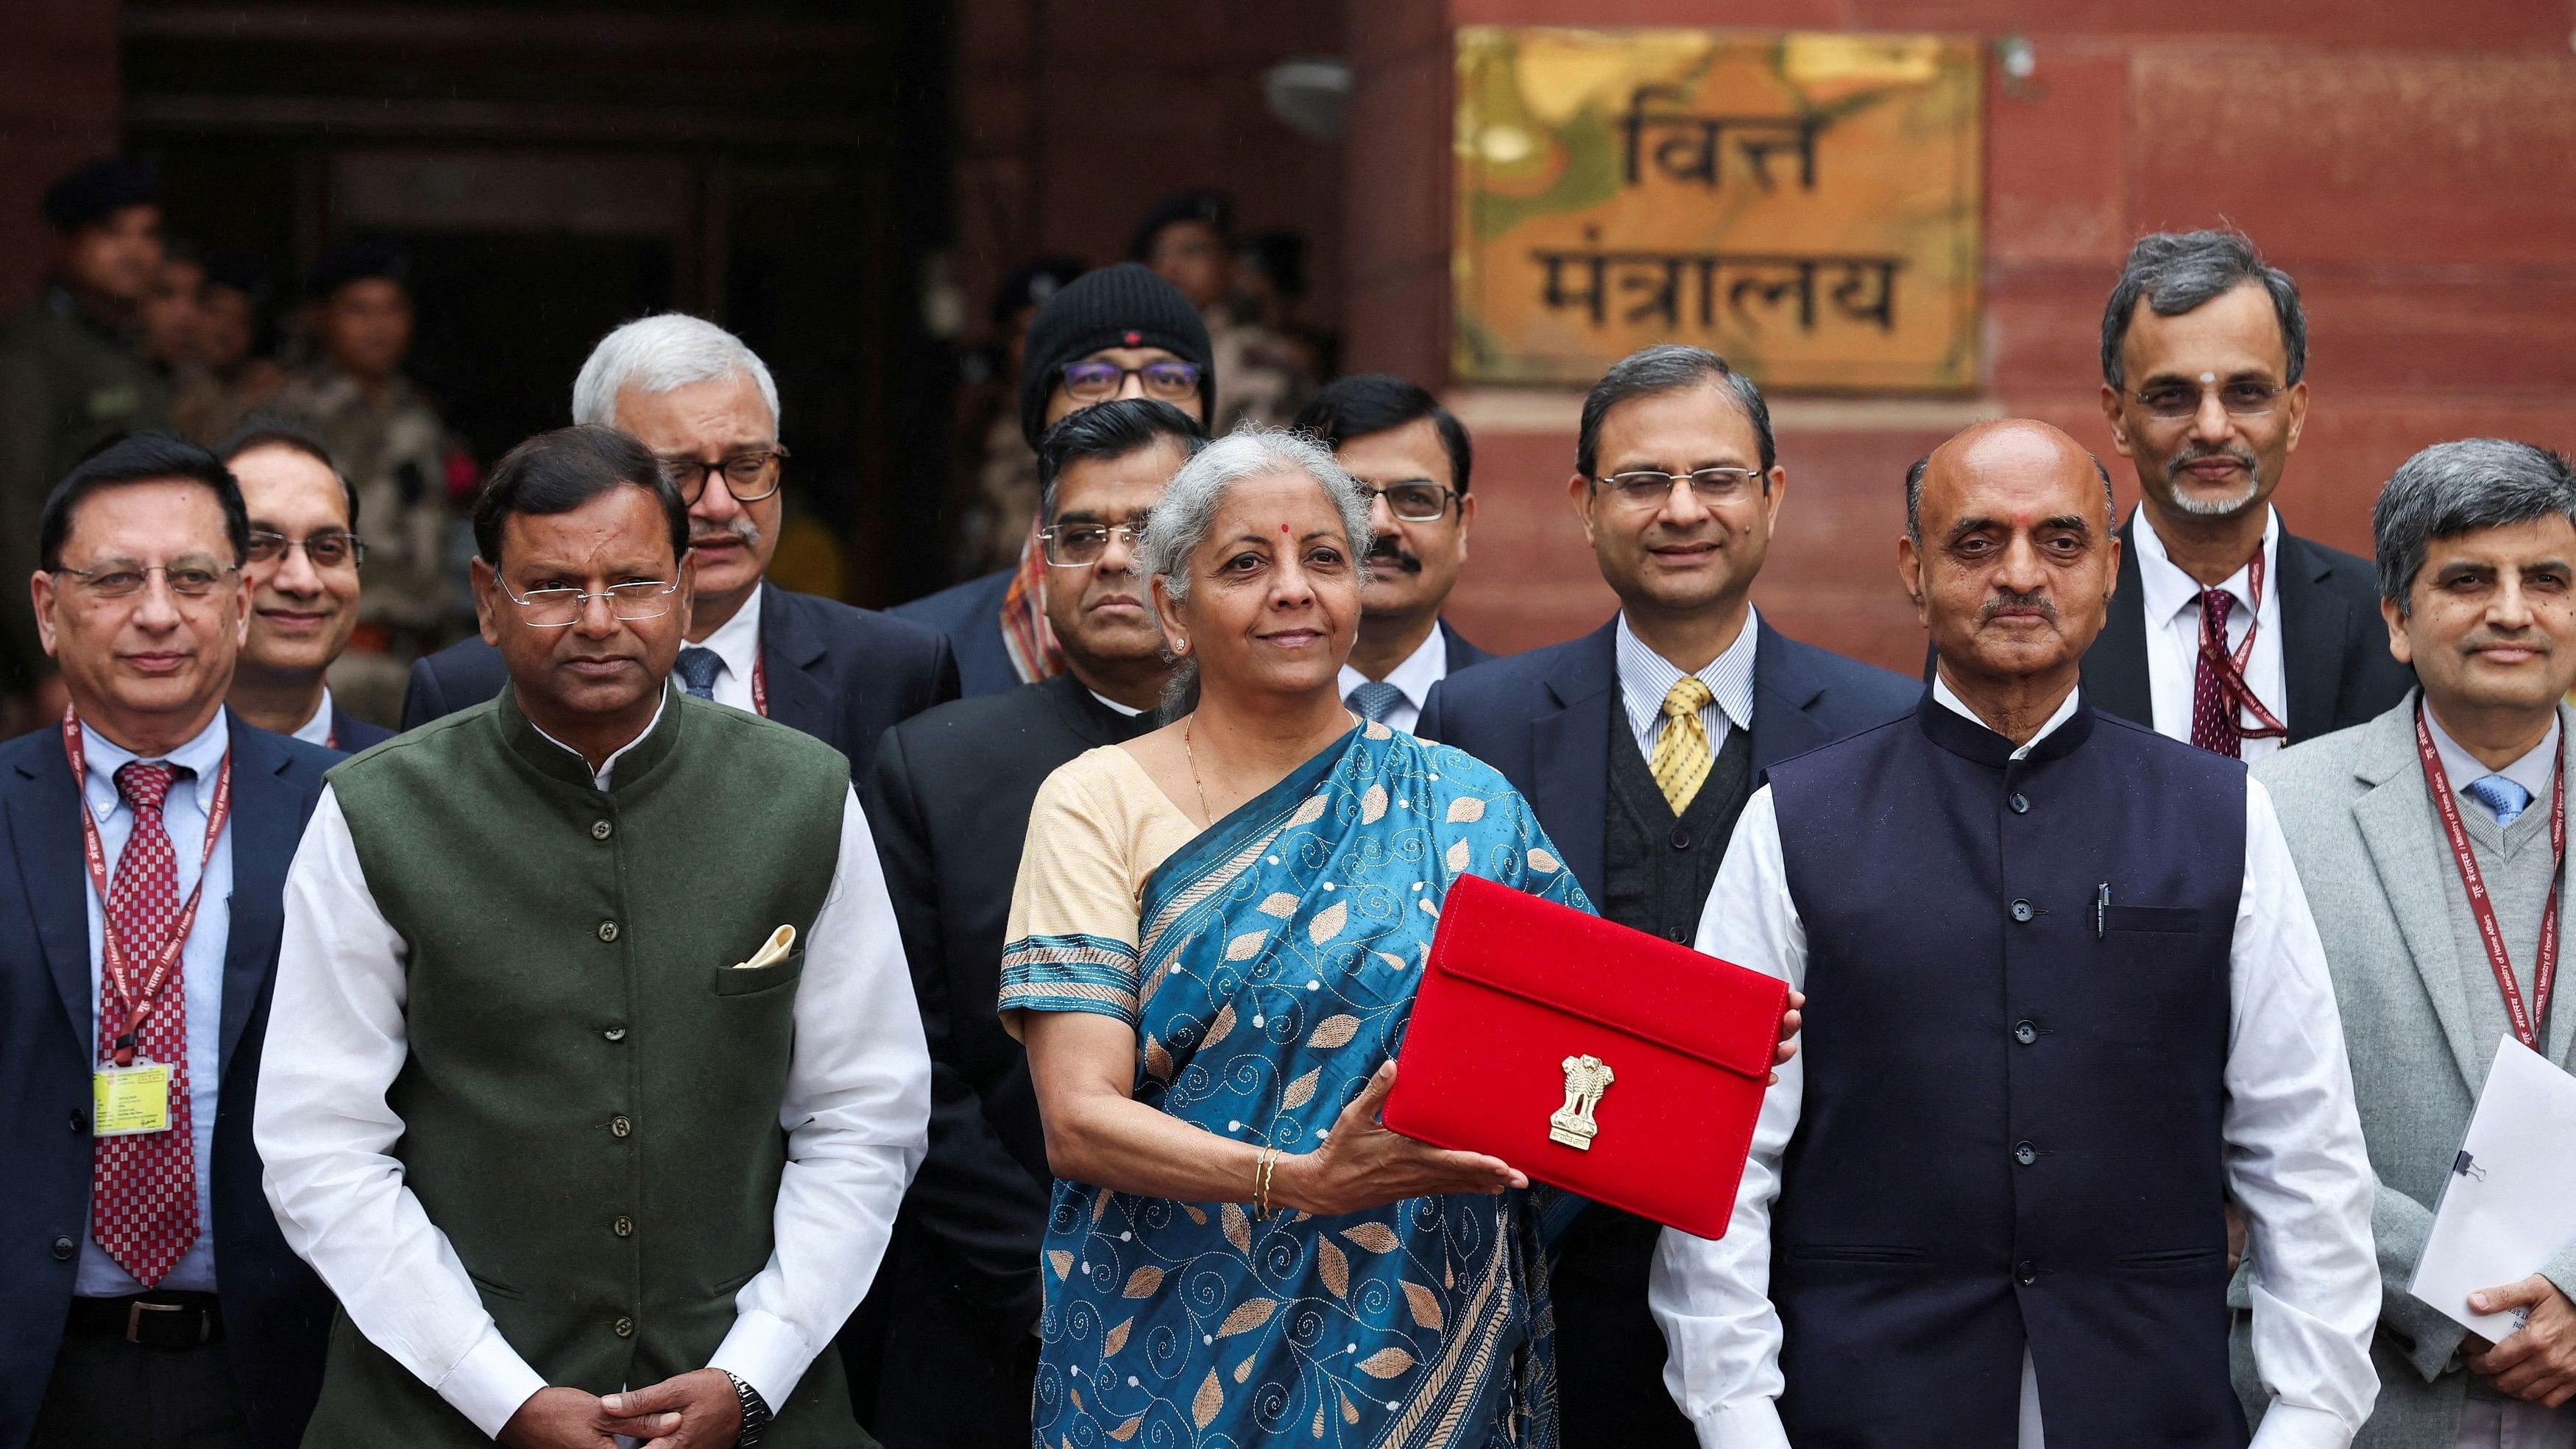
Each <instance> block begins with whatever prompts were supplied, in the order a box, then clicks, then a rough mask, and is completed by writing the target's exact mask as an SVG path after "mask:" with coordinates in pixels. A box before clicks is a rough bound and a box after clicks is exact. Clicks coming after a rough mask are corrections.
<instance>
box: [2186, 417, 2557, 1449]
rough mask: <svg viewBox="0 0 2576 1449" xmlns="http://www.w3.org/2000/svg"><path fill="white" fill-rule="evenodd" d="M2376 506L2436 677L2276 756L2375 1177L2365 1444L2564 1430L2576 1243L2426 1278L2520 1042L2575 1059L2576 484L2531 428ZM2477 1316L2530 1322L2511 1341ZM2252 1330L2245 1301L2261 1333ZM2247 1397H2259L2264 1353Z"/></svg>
mask: <svg viewBox="0 0 2576 1449" xmlns="http://www.w3.org/2000/svg"><path fill="white" fill-rule="evenodd" d="M2371 521H2372V531H2373V533H2374V534H2375V535H2376V536H2377V545H2378V554H2379V561H2378V577H2379V588H2380V596H2381V602H2380V608H2379V613H2380V618H2381V620H2382V621H2383V623H2384V625H2385V630H2384V637H2385V638H2386V640H2387V648H2388V651H2389V652H2390V653H2391V654H2393V655H2394V656H2395V657H2396V658H2397V659H2398V660H2400V661H2403V662H2405V663H2407V664H2411V665H2412V666H2414V669H2415V677H2416V678H2417V679H2418V680H2419V681H2421V684H2422V688H2421V691H2420V692H2417V693H2411V694H2409V695H2408V696H2407V697H2406V698H2404V699H2401V700H2400V701H2398V702H2397V704H2396V705H2394V706H2393V707H2391V708H2390V709H2389V710H2388V711H2387V712H2385V713H2383V714H2381V715H2380V716H2379V717H2378V718H2377V719H2374V720H2371V721H2369V722H2368V723H2366V724H2363V725H2360V726H2358V727H2356V728H2353V729H2348V730H2343V731H2340V732H2338V733H2335V734H2332V735H2328V736H2326V737H2325V738H2324V739H2320V740H2316V741H2314V742H2312V743H2309V744H2304V745H2297V746H2293V747H2292V748H2290V749H2287V750H2284V751H2282V752H2281V753H2280V754H2278V755H2276V756H2274V757H2273V758H2271V759H2268V760H2265V761H2263V762H2262V763H2261V764H2259V765H2257V766H2256V767H2255V769H2254V778H2255V779H2257V780H2259V781H2261V782H2262V783H2263V784H2264V785H2265V786H2266V787H2268V788H2269V789H2270V790H2271V792H2272V799H2273V801H2274V802H2275V806H2276V808H2277V809H2278V810H2279V812H2280V817H2281V833H2282V834H2283V836H2285V837H2286V838H2287V839H2288V841H2289V846H2290V855H2291V857H2292V858H2293V859H2294V860H2295V861H2296V862H2297V863H2298V869H2299V879H2300V880H2301V881H2303V882H2305V883H2306V886H2307V896H2308V901H2309V904H2310V906H2311V908H2312V913H2313V914H2314V915H2315V916H2316V921H2317V934H2318V935H2319V936H2320V937H2321V938H2322V939H2323V941H2324V943H2325V957H2326V965H2327V968H2328V969H2329V970H2330V971H2331V972H2332V973H2333V976H2334V985H2335V994H2336V996H2337V997H2338V998H2339V999H2340V1001H2341V1003H2342V1011H2343V1029H2344V1038H2345V1040H2346V1041H2347V1042H2348V1043H2349V1044H2350V1048H2351V1062H2352V1076H2353V1085H2354V1087H2355V1088H2356V1095H2357V1097H2358V1098H2359V1101H2360V1106H2361V1130H2362V1135H2363V1137H2364V1138H2365V1139H2366V1140H2367V1141H2368V1143H2369V1145H2370V1161H2371V1164H2372V1166H2373V1167H2374V1168H2375V1169H2376V1171H2377V1176H2378V1192H2377V1195H2376V1197H2375V1199H2374V1203H2373V1208H2372V1212H2371V1236H2372V1237H2373V1238H2374V1239H2376V1240H2377V1243H2378V1249H2379V1271H2380V1277H2381V1280H2382V1286H2381V1291H2380V1305H2379V1314H2378V1323H2377V1325H2376V1331H2375V1332H2374V1334H2373V1335H2372V1338H2371V1346H2370V1353H2371V1360H2372V1362H2373V1364H2374V1365H2376V1367H2377V1368H2378V1370H2379V1404H2378V1408H2377V1409H2376V1410H2374V1411H2373V1412H2372V1414H2371V1417H2370V1422H2369V1423H2368V1424H2366V1425H2364V1426H2363V1428H2362V1431H2361V1434H2360V1436H2359V1437H2358V1438H2356V1439H2354V1441H2353V1443H2354V1444H2355V1445H2356V1446H2360V1449H2380V1446H2386V1449H2401V1446H2402V1449H2423V1446H2445V1445H2452V1444H2457V1445H2461V1446H2463V1449H2468V1446H2476V1449H2508V1446H2510V1449H2568V1446H2570V1445H2576V1404H2571V1403H2570V1400H2571V1399H2576V1303H2571V1302H2570V1295H2571V1294H2576V1244H2571V1245H2568V1246H2566V1247H2562V1248H2561V1249H2560V1250H2559V1251H2557V1252H2555V1253H2553V1254H2551V1255H2550V1256H2549V1257H2548V1258H2547V1259H2546V1260H2544V1261H2539V1262H2532V1263H2527V1264H2525V1265H2523V1267H2524V1268H2525V1269H2527V1270H2528V1271H2527V1273H2526V1274H2525V1276H2522V1277H2519V1278H2515V1279H2513V1280H2512V1281H2509V1282H2498V1283H2488V1284H2480V1285H2477V1289H2478V1291H2477V1292H2476V1293H2474V1294H2473V1295H2472V1296H2471V1298H2470V1301H2469V1302H2467V1303H2466V1304H2463V1303H2461V1302H2458V1301H2453V1302H2448V1303H2434V1302H2427V1301H2425V1300H2424V1299H2421V1298H2418V1297H2416V1296H2415V1295H2414V1293H2413V1292H2412V1291H2410V1289H2411V1285H2412V1283H2413V1281H2414V1276H2415V1267H2416V1261H2417V1259H2419V1258H2420V1257H2421V1256H2422V1255H2423V1251H2424V1245H2425V1238H2426V1235H2427V1234H2428V1233H2429V1232H2430V1231H2431V1229H2432V1225H2433V1212H2434V1209H2435V1207H2436V1206H2437V1205H2438V1204H2439V1203H2440V1202H2441V1199H2442V1188H2443V1184H2444V1183H2446V1182H2448V1181H2449V1180H2450V1178H2451V1172H2452V1168H2453V1164H2454V1161H2455V1154H2456V1152H2457V1150H2458V1148H2459V1145H2460V1139H2461V1134H2462V1133H2463V1132H2465V1131H2466V1130H2467V1128H2468V1123H2469V1116H2470V1113H2471V1112H2472V1111H2473V1110H2474V1109H2475V1107H2476V1105H2477V1101H2478V1094H2479V1091H2480V1089H2481V1088H2483V1087H2484V1086H2485V1084H2486V1081H2487V1072H2488V1070H2489V1068H2490V1067H2491V1066H2492V1065H2493V1064H2494V1062H2495V1059H2496V1056H2497V1054H2498V1053H2499V1052H2501V1051H2504V1050H2506V1048H2505V1046H2504V1042H2505V1040H2506V1039H2507V1037H2508V1036H2510V1037H2512V1038H2514V1039H2516V1040H2518V1041H2519V1042H2521V1044H2522V1045H2524V1046H2526V1047H2528V1048H2530V1049H2531V1050H2533V1051H2536V1052H2538V1053H2540V1054H2541V1055H2542V1056H2544V1057H2545V1058H2547V1059H2548V1060H2549V1061H2550V1062H2551V1063H2553V1064H2555V1065H2557V1066H2559V1067H2561V1068H2576V1012H2570V1011H2569V1010H2567V1008H2566V1007H2565V1006H2564V1005H2558V1006H2553V1005H2551V1003H2550V1001H2549V994H2550V984H2551V983H2550V978H2551V975H2552V974H2553V970H2552V963H2553V962H2554V961H2555V960H2556V956H2557V933H2558V915H2557V912H2558V911H2559V909H2560V908H2561V906H2562V905H2563V893H2564V892H2565V890H2566V883H2567V863H2566V859H2565V854H2564V852H2563V850H2561V849H2560V848H2559V846H2558V841H2557V837H2558V836H2559V835H2560V833H2561V830H2562V827H2563V824H2564V804H2565V800H2564V796H2563V795H2562V794H2561V793H2560V792H2561V788H2562V782H2563V781H2564V780H2565V778H2566V775H2567V770H2568V766H2569V763H2570V758H2571V755H2570V751H2571V748H2576V743H2571V736H2570V733H2569V729H2570V726H2571V725H2576V711H2571V710H2570V709H2569V708H2568V706H2567V705H2566V703H2565V702H2564V701H2565V698H2566V695H2567V691H2568V690H2569V688H2570V687H2576V478H2571V476H2570V474H2569V470H2568V463H2567V460H2566V459H2564V458H2562V457H2559V456H2557V455H2555V454H2552V453H2550V452H2547V451H2546V450H2543V449H2540V448H2535V447H2532V446H2530V445H2528V444H2525V443H2512V442H2506V441H2503V440H2501V439H2497V438H2472V439H2469V440H2467V441H2465V442H2456V443H2437V444H2435V445H2433V446H2432V447H2429V448H2426V449H2425V450H2423V451H2422V452H2420V453H2417V454H2416V455H2415V456H2414V457H2412V458H2409V459H2407V460H2406V462H2405V463H2404V464H2403V465H2402V466H2400V467H2399V468H2398V470H2397V472H2396V473H2395V474H2394V475H2393V476H2391V477H2390V478H2389V480H2388V486H2387V487H2386V488H2385V489H2383V490H2381V492H2380V495H2379V506H2378V508H2377V509H2376V510H2375V511H2374V513H2373V516H2372V520H2371ZM2258 1266H2259V1265H2258ZM2246 1302H2247V1299H2246V1297H2245V1296H2244V1294H2243V1292H2242V1290H2241V1289H2240V1292H2239V1296H2238V1298H2237V1305H2238V1307H2239V1309H2240V1310H2242V1309H2243V1308H2244V1307H2245V1305H2246ZM2464 1309H2466V1310H2469V1311H2473V1312H2477V1313H2493V1314H2499V1315H2502V1314H2527V1315H2528V1316H2529V1317H2528V1321H2527V1322H2525V1323H2523V1324H2522V1325H2521V1327H2520V1328H2519V1329H2515V1328H2513V1326H2512V1322H2511V1320H2510V1319H2507V1320H2503V1322H2504V1326H2503V1327H2500V1328H2497V1329H2495V1330H2493V1333H2492V1337H2493V1338H2494V1339H2495V1340H2497V1341H2494V1342H2490V1341H2489V1339H2488V1338H2487V1337H2482V1336H2480V1335H2479V1334H2477V1333H2472V1332H2469V1331H2468V1330H2467V1329H2466V1328H2465V1327H2464V1326H2463V1325H2462V1324H2461V1323H2460V1322H2459V1321H2458V1320H2457V1319H2456V1317H2455V1315H2456V1314H2459V1313H2460V1312H2462V1311H2463V1310H2464ZM2249 1328H2250V1324H2249V1321H2248V1315H2247V1314H2246V1313H2244V1312H2242V1311H2240V1312H2239V1313H2238V1314H2237V1330H2238V1334H2237V1336H2238V1339H2239V1341H2240V1343H2242V1342H2243V1341H2244V1340H2245V1339H2246V1338H2247V1337H2248V1330H2249ZM2238 1362H2239V1364H2240V1365H2245V1363H2246V1361H2245V1359H2244V1357H2243V1356H2242V1355H2241V1354H2240V1355H2239V1358H2238ZM2248 1367H2250V1365H2249V1366H2248ZM2237 1390H2238V1392H2239V1393H2240V1394H2241V1395H2242V1396H2243V1397H2244V1399H2245V1402H2246V1404H2247V1406H2248V1408H2249V1409H2259V1408H2260V1407H2261V1406H2262V1402H2263V1399H2264V1398H2265V1395H2264V1394H2263V1393H2262V1389H2261V1385H2260V1384H2259V1383H2257V1382H2255V1381H2254V1380H2253V1377H2252V1375H2251V1374H2250V1373H2247V1372H2246V1371H2245V1369H2244V1368H2242V1367H2241V1368H2240V1370H2239V1378H2238V1383H2237Z"/></svg>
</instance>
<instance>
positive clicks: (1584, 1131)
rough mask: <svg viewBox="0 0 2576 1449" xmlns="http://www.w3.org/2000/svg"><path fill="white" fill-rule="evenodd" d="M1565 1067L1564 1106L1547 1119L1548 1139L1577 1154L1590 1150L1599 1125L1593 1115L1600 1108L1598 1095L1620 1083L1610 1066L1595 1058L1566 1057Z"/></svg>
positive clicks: (1599, 1096) (1599, 1129) (1598, 1130)
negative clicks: (1569, 1148)
mask: <svg viewBox="0 0 2576 1449" xmlns="http://www.w3.org/2000/svg"><path fill="white" fill-rule="evenodd" d="M1562 1065H1563V1066H1564V1068H1565V1105H1564V1106H1563V1107H1560V1108H1558V1109H1557V1113H1556V1115H1555V1116H1553V1117H1550V1118H1548V1119H1547V1136H1548V1140H1549V1141H1551V1142H1562V1143H1564V1144H1565V1145H1566V1146H1568V1147H1571V1148H1573V1149H1574V1150H1575V1151H1577V1152H1589V1151H1591V1150H1592V1139H1593V1137H1594V1136H1595V1135H1597V1134H1598V1133H1599V1132H1600V1131H1601V1124H1600V1123H1598V1122H1595V1121H1593V1120H1592V1113H1593V1112H1594V1110H1595V1109H1597V1108H1598V1107H1600V1105H1601V1094H1602V1093H1603V1092H1606V1091H1608V1090H1610V1084H1611V1083H1612V1082H1615V1081H1617V1080H1619V1074H1618V1073H1617V1072H1614V1071H1612V1070H1610V1064H1609V1063H1608V1062H1605V1061H1603V1060H1601V1059H1600V1058H1599V1057H1596V1056H1579V1057H1567V1058H1566V1059H1565V1061H1564V1062H1563V1063H1562Z"/></svg>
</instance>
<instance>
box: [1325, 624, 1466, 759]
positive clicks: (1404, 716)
mask: <svg viewBox="0 0 2576 1449" xmlns="http://www.w3.org/2000/svg"><path fill="white" fill-rule="evenodd" d="M1448 677H1449V631H1448V630H1446V629H1443V628H1441V627H1440V625H1439V623H1438V622H1437V621H1434V622H1433V623H1432V625H1431V632H1430V633H1428V634H1425V635H1423V636H1422V642H1421V643H1420V644H1418V645H1415V646H1414V650H1413V652H1412V653H1410V654H1407V655H1406V656H1404V662H1403V663H1401V664H1398V665H1396V666H1395V667H1394V668H1393V669H1390V670H1388V671H1387V672H1386V680H1385V682H1386V683H1388V684H1392V685H1394V686H1395V687H1396V689H1397V690H1398V691H1399V692H1400V693H1402V694H1403V696H1404V697H1403V698H1402V699H1399V700H1397V701H1396V702H1395V705H1394V707H1393V708H1391V709H1389V710H1388V711H1387V712H1386V727H1387V728H1388V729H1391V730H1402V731H1404V732H1405V733H1406V734H1411V733H1413V726H1414V724H1415V723H1416V722H1417V721H1419V720H1420V719H1421V718H1422V702H1423V701H1424V700H1426V699H1429V698H1430V697H1431V686H1433V685H1435V684H1438V683H1439V682H1440V681H1442V680H1444V679H1447V678H1448ZM1368 682H1369V677H1368V676H1367V675H1365V674H1362V673H1360V672H1359V671H1358V670H1356V669H1353V668H1352V667H1350V666H1349V665H1347V664H1345V665H1343V666H1342V674H1341V681H1340V684H1339V686H1338V687H1339V688H1340V689H1341V691H1342V698H1344V699H1346V700H1347V699H1349V698H1350V697H1351V691H1352V690H1354V689H1357V688H1359V687H1360V686H1361V685H1363V684H1366V683H1368Z"/></svg>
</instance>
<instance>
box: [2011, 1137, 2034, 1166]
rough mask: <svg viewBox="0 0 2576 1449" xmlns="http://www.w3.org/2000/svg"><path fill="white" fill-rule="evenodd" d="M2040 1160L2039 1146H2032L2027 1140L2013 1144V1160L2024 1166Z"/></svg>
mask: <svg viewBox="0 0 2576 1449" xmlns="http://www.w3.org/2000/svg"><path fill="white" fill-rule="evenodd" d="M2038 1160H2039V1149H2038V1148H2036V1147H2033V1146H2031V1145H2030V1144H2029V1143H2027V1142H2016V1143H2014V1144H2013V1161H2015V1162H2018V1163H2020V1164H2021V1165H2022V1166H2024V1167H2028V1166H2030V1165H2031V1164H2032V1163H2034V1162H2037V1161H2038Z"/></svg>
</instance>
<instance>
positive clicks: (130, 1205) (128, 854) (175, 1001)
mask: <svg viewBox="0 0 2576 1449" xmlns="http://www.w3.org/2000/svg"><path fill="white" fill-rule="evenodd" d="M183 773H186V772H185V771H182V770H178V769H176V768H174V767H173V766H170V765H147V764H145V763H143V762H142V761H140V760H135V761H129V762H127V763H126V764H124V765H122V766H119V767H118V769H117V771H116V793H118V794H119V795H122V796H124V797H125V803H126V804H127V805H128V806H130V807H132V809H133V811H134V829H133V831H132V833H130V834H128V835H127V836H126V838H125V849H124V850H123V851H121V852H119V853H118V855H117V857H116V873H115V875H114V877H113V878H112V879H111V880H110V882H109V884H108V892H107V913H108V919H109V920H110V921H111V922H113V923H114V924H115V927H116V939H117V941H118V942H119V943H120V944H121V945H123V946H124V948H125V953H126V957H127V959H128V960H130V961H132V962H134V963H135V964H136V966H137V967H138V968H139V967H141V966H143V965H144V964H145V963H147V962H149V961H151V960H152V959H154V958H155V957H156V956H158V955H159V954H160V952H161V951H162V950H164V949H166V947H167V945H168V942H169V939H170V925H171V922H172V920H173V919H174V918H175V917H176V916H177V915H178V914H179V860H178V857H177V856H176V855H175V854H173V853H172V851H171V849H170V832H169V831H168V830H167V829H165V828H163V826H162V823H161V802H162V801H163V800H164V799H165V798H167V797H168V795H169V793H170V782H171V779H172V777H173V776H175V775H178V774H183ZM101 976H102V978H104V977H105V973H104V972H102V973H101ZM125 1013H126V1003H125V1002H124V1001H123V1000H122V999H120V997H119V995H118V993H117V990H116V985H115V983H114V982H113V981H108V980H104V979H102V983H101V985H100V987H99V1003H98V1019H99V1034H98V1037H99V1040H98V1046H99V1051H98V1060H99V1065H101V1066H106V1065H108V1064H109V1062H110V1061H111V1059H112V1056H113V1046H114V1043H113V1041H112V1040H111V1038H112V1037H113V1035H114V1032H115V1023H117V1022H121V1021H123V1020H124V1019H125ZM136 1055H137V1057H149V1058H150V1059H151V1060H153V1061H155V1062H160V1063H164V1064H166V1065H167V1066H168V1067H169V1068H170V1130H169V1131H167V1132H146V1133H139V1134H136V1135H134V1136H130V1137H100V1138H97V1139H95V1141H94V1144H93V1147H92V1151H91V1156H90V1232H91V1234H92V1235H93V1236H95V1237H96V1238H97V1239H98V1244H99V1246H100V1247H102V1248H105V1249H106V1250H107V1255H108V1256H109V1257H111V1258H114V1259H115V1260H116V1262H117V1265H118V1266H119V1267H122V1268H123V1269H125V1271H126V1272H128V1273H131V1274H133V1275H134V1281H136V1282H137V1283H140V1284H142V1285H143V1286H144V1287H146V1288H149V1287H151V1286H153V1285H154V1284H156V1283H158V1282H160V1281H161V1280H162V1278H163V1277H165V1276H167V1275H168V1273H169V1271H170V1269H171V1267H172V1266H173V1265H174V1264H176V1263H177V1262H178V1261H179V1259H180V1257H181V1256H182V1255H184V1254H185V1253H186V1252H187V1251H188V1248H189V1246H190V1245H191V1244H193V1243H195V1242H196V1241H197V1139H196V1134H195V1132H194V1131H192V1130H191V1126H190V1122H191V1118H190V1112H189V1103H188V992H187V972H186V971H185V969H184V968H183V969H181V970H176V971H172V972H171V973H170V981H169V984H168V985H166V986H164V987H163V988H162V989H161V998H160V1001H159V1003H158V1004H157V1005H155V1006H154V1007H153V1008H152V1014H151V1015H150V1016H147V1017H145V1018H144V1019H143V1025H142V1027H141V1029H140V1036H139V1040H138V1041H137V1042H136Z"/></svg>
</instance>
